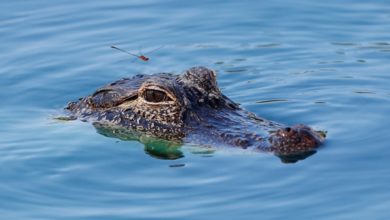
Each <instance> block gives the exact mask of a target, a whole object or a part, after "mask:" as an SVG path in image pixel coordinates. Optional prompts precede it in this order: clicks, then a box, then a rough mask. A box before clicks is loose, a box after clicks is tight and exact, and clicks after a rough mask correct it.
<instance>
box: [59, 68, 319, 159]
mask: <svg viewBox="0 0 390 220" xmlns="http://www.w3.org/2000/svg"><path fill="white" fill-rule="evenodd" d="M66 109H68V110H69V111H70V112H71V115H72V116H75V117H77V118H79V119H81V120H88V121H92V122H99V124H104V125H105V126H110V125H116V126H118V125H119V126H121V127H123V128H126V129H128V130H131V131H134V132H136V133H139V134H143V135H150V136H154V137H157V138H162V139H165V140H173V141H180V142H187V143H194V144H200V145H207V146H217V147H218V146H233V147H240V148H244V149H247V148H249V149H253V150H259V151H265V152H273V153H275V154H276V155H278V156H280V157H281V158H282V159H284V160H289V158H290V159H291V157H293V158H296V157H297V158H298V159H299V157H305V155H310V154H312V153H313V152H315V149H316V148H317V147H318V146H319V145H320V144H321V143H322V142H323V140H324V137H323V135H321V134H320V133H318V132H316V131H314V130H312V129H311V128H309V127H307V126H305V125H295V126H291V127H287V126H284V125H282V124H279V123H275V122H272V121H268V120H266V119H264V118H261V117H258V116H256V115H254V114H253V113H250V112H248V111H246V110H244V109H242V108H240V107H239V105H238V104H237V103H235V102H233V101H232V100H230V99H229V98H228V97H226V96H225V95H223V94H222V93H221V91H220V90H219V88H218V86H217V81H216V73H215V72H214V71H213V70H210V69H208V68H205V67H194V68H191V69H189V70H187V71H185V72H184V73H183V74H182V75H174V74H169V73H159V74H154V75H136V76H134V77H132V78H124V79H121V80H118V81H116V82H114V83H111V84H109V85H107V86H104V87H103V88H100V89H98V90H97V91H96V92H94V93H93V94H92V95H90V96H87V97H85V98H82V99H80V100H79V101H77V102H71V103H69V104H68V106H67V108H66ZM292 160H294V159H292Z"/></svg>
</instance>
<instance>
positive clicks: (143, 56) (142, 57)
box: [111, 45, 163, 62]
mask: <svg viewBox="0 0 390 220" xmlns="http://www.w3.org/2000/svg"><path fill="white" fill-rule="evenodd" d="M162 47H163V46H161V47H158V48H156V49H153V50H151V51H149V52H148V54H150V53H152V52H154V51H156V50H159V49H161V48H162ZM111 48H113V49H115V50H119V51H121V52H123V53H127V54H129V55H131V56H135V57H137V59H140V60H142V61H145V62H147V61H149V60H150V58H149V57H147V56H145V54H140V55H137V54H134V53H131V52H129V51H127V50H124V49H121V48H119V47H117V46H115V45H111Z"/></svg>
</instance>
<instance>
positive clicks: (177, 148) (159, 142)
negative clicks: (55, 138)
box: [93, 122, 316, 163]
mask: <svg viewBox="0 0 390 220" xmlns="http://www.w3.org/2000/svg"><path fill="white" fill-rule="evenodd" d="M93 126H94V127H95V129H96V131H97V133H99V134H101V135H103V136H106V137H110V138H117V139H119V140H121V141H138V142H140V143H142V144H143V145H144V151H145V153H146V154H148V155H150V156H151V157H154V158H157V159H162V160H176V159H180V158H182V157H184V156H185V155H184V153H183V151H182V150H181V148H182V146H183V143H181V142H175V141H168V140H164V139H160V138H155V137H152V136H149V135H144V134H142V133H136V132H135V131H132V130H129V129H126V128H123V127H120V126H107V125H105V124H102V123H99V122H94V123H93ZM215 150H216V149H215V148H212V146H210V147H207V148H206V147H205V146H198V147H197V148H196V149H192V150H191V153H193V154H201V155H203V156H205V155H212V154H213V153H214V152H215ZM315 153H316V150H311V151H306V152H302V153H300V154H289V155H277V154H276V156H278V157H279V158H280V159H281V161H282V162H284V163H295V162H297V161H299V160H303V159H305V158H307V157H309V156H311V155H313V154H315Z"/></svg>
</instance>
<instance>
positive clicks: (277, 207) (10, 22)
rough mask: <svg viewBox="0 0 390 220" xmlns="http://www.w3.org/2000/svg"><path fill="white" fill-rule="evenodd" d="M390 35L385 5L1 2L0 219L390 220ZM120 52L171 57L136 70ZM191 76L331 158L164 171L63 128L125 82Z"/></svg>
mask: <svg viewBox="0 0 390 220" xmlns="http://www.w3.org/2000/svg"><path fill="white" fill-rule="evenodd" d="M389 30H390V2H389V1H385V0H382V1H380V0H379V1H375V2H368V1H357V0H355V1H354V0H342V1H340V0H328V1H310V0H297V1H281V0H276V1H204V0H201V1H191V2H190V1H179V0H168V1H157V0H144V1H90V0H85V1H62V0H59V1H48V0H36V1H2V3H1V7H0V40H1V44H0V88H1V93H0V100H1V104H0V106H1V107H0V216H1V217H0V218H1V219H110V220H113V219H287V218H288V219H389V218H390V214H389V210H388V209H389V207H390V187H389V182H390V162H389V157H390V151H389V147H390V146H389V134H388V133H389V131H390V129H389V124H390V119H389V112H390V77H389V74H390V62H389V60H390V31H389ZM111 44H116V45H118V46H121V47H123V48H126V49H128V50H130V51H132V52H134V53H142V52H147V51H150V50H153V49H155V48H158V47H161V46H163V48H161V49H159V50H157V51H155V52H154V53H152V54H150V55H149V56H150V58H151V59H150V61H149V62H142V61H136V62H132V60H133V58H131V57H127V56H126V55H125V54H122V53H119V52H118V51H115V50H113V49H111V48H109V46H110V45H111ZM196 65H203V66H207V67H210V68H213V69H215V70H217V72H218V82H219V85H220V87H221V88H222V90H223V92H224V93H225V94H226V95H227V96H229V97H230V98H231V99H233V100H235V101H236V102H239V103H241V104H242V106H243V107H244V108H246V109H248V110H250V111H252V112H254V113H256V114H258V115H260V116H262V117H265V118H267V119H270V120H275V121H278V122H281V123H285V124H297V123H304V124H309V125H311V126H313V127H314V128H316V129H321V130H326V131H327V132H328V138H327V141H326V144H325V146H324V147H323V148H321V149H320V150H319V151H318V152H317V153H316V154H314V155H312V156H311V157H309V158H307V159H305V160H302V161H299V162H297V163H293V164H285V163H282V162H281V161H280V159H279V158H277V157H275V156H273V155H271V154H262V153H248V152H246V151H244V150H223V149H221V150H215V151H208V152H203V150H202V149H200V147H197V146H182V147H181V148H180V150H181V151H182V153H183V156H184V157H182V158H180V159H177V160H161V159H157V158H155V157H151V156H150V154H147V153H145V150H144V146H143V144H141V143H139V142H136V141H121V140H119V139H115V138H108V137H105V136H103V135H100V134H98V133H97V132H96V130H95V129H94V128H93V126H92V125H91V124H88V123H84V122H79V121H70V122H63V121H58V120H55V119H54V117H56V116H58V115H60V114H61V111H62V109H63V107H65V106H66V104H67V102H69V101H73V100H76V99H77V98H78V97H82V96H85V95H88V94H90V93H91V92H93V91H94V90H95V89H96V88H97V87H100V86H102V85H105V84H107V83H109V82H112V81H114V80H116V79H119V78H121V77H126V76H127V77H128V76H133V75H135V74H137V73H147V74H148V73H155V72H162V71H165V72H174V73H180V72H182V71H184V70H185V69H187V68H190V67H192V66H196ZM272 100H273V101H272Z"/></svg>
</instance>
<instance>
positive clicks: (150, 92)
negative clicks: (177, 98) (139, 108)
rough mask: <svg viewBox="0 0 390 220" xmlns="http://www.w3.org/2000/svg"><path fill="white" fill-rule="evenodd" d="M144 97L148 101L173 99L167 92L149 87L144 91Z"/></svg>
mask: <svg viewBox="0 0 390 220" xmlns="http://www.w3.org/2000/svg"><path fill="white" fill-rule="evenodd" d="M144 99H145V100H146V101H148V102H166V101H172V99H171V98H169V97H168V96H167V94H165V92H162V91H159V90H154V89H147V90H145V92H144Z"/></svg>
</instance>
